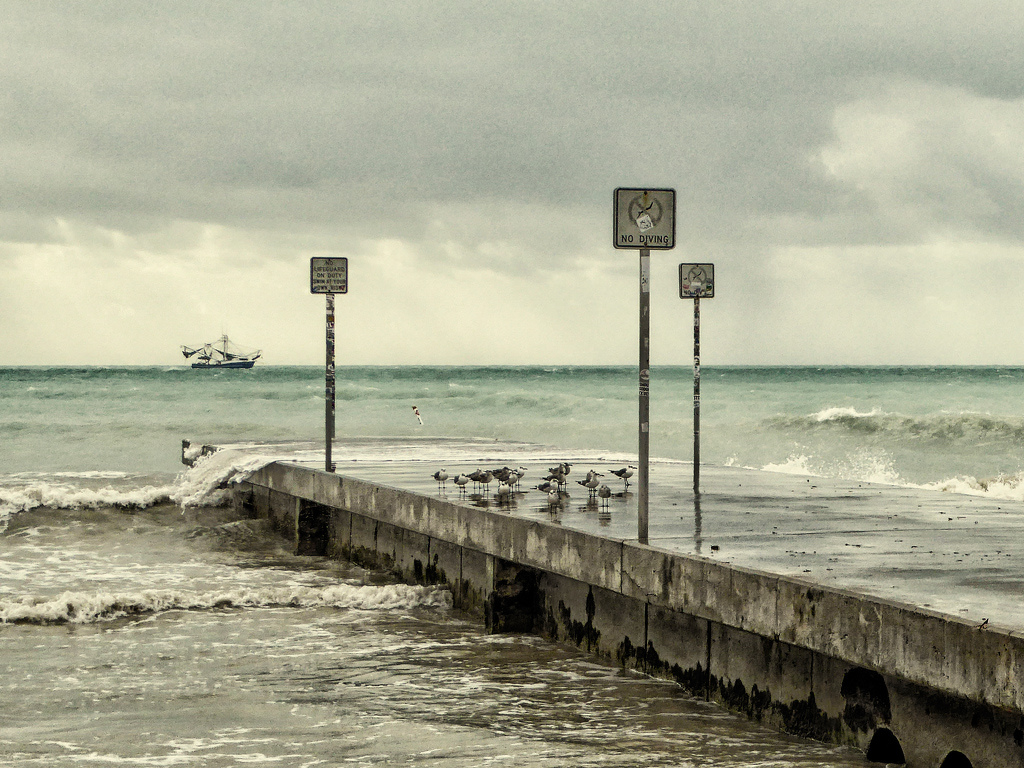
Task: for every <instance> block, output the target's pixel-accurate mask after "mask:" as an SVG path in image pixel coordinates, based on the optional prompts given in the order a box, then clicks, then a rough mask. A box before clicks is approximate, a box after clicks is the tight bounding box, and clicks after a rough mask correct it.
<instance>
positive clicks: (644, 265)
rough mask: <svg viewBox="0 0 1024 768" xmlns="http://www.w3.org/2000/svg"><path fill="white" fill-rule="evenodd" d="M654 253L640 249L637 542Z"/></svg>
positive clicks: (643, 515)
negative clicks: (652, 254)
mask: <svg viewBox="0 0 1024 768" xmlns="http://www.w3.org/2000/svg"><path fill="white" fill-rule="evenodd" d="M650 382H651V251H650V250H649V249H647V248H641V249H640V388H639V392H640V418H639V424H640V428H639V433H638V436H637V437H638V440H637V443H638V458H639V461H638V462H637V464H638V470H637V475H638V478H637V501H636V508H637V538H638V539H639V540H640V543H641V544H646V543H647V542H648V491H647V489H648V481H649V479H650V474H649V472H650V446H651V444H650V440H651V424H650V422H651V383H650Z"/></svg>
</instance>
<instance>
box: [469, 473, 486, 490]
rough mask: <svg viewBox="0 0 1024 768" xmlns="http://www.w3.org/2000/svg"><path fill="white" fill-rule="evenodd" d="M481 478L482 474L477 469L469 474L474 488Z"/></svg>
mask: <svg viewBox="0 0 1024 768" xmlns="http://www.w3.org/2000/svg"><path fill="white" fill-rule="evenodd" d="M483 476H484V473H483V472H482V471H481V470H479V469H477V470H474V471H473V472H470V473H469V479H470V480H472V481H473V485H474V486H476V484H477V483H479V482H480V478H482V477H483Z"/></svg>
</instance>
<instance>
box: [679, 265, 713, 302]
mask: <svg viewBox="0 0 1024 768" xmlns="http://www.w3.org/2000/svg"><path fill="white" fill-rule="evenodd" d="M714 296H715V265H714V264H680V265H679V298H680V299H711V298H714Z"/></svg>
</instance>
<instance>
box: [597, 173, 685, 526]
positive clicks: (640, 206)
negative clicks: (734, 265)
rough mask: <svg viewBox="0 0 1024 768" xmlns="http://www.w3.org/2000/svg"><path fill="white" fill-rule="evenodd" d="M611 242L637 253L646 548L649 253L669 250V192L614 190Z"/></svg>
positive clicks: (640, 476)
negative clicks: (638, 259)
mask: <svg viewBox="0 0 1024 768" xmlns="http://www.w3.org/2000/svg"><path fill="white" fill-rule="evenodd" d="M612 221H613V233H612V242H613V244H614V246H615V247H616V248H628V249H633V248H636V249H639V250H640V355H639V357H640V364H639V371H640V373H639V376H640V382H639V384H640V386H639V406H640V407H639V418H638V422H639V425H638V430H637V458H638V462H637V502H636V504H637V510H636V513H637V538H638V539H639V541H640V543H641V544H647V543H648V529H649V514H648V513H649V510H648V499H649V493H648V488H649V484H650V483H649V481H650V438H651V423H650V422H651V250H652V249H654V250H668V249H670V248H675V244H676V242H675V240H676V192H675V190H674V189H625V188H622V187H620V188H619V189H616V190H615V197H614V214H613V217H612Z"/></svg>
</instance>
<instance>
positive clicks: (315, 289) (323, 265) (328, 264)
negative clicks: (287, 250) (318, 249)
mask: <svg viewBox="0 0 1024 768" xmlns="http://www.w3.org/2000/svg"><path fill="white" fill-rule="evenodd" d="M309 292H310V293H348V259H346V258H340V259H328V258H320V257H318V256H314V257H313V258H311V259H310V260H309Z"/></svg>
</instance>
